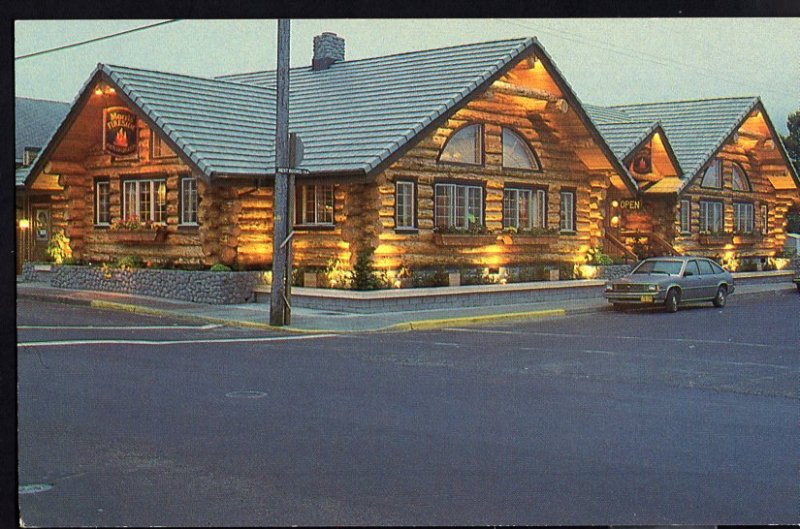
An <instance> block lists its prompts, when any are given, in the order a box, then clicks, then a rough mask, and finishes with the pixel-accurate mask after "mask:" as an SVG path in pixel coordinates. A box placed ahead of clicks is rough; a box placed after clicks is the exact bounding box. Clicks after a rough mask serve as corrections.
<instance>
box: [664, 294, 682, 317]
mask: <svg viewBox="0 0 800 529" xmlns="http://www.w3.org/2000/svg"><path fill="white" fill-rule="evenodd" d="M679 302H680V294H679V293H678V289H676V288H671V289H669V292H667V299H665V300H664V309H665V310H666V311H667V312H678V303H679Z"/></svg>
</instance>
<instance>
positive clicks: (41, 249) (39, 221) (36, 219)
mask: <svg viewBox="0 0 800 529" xmlns="http://www.w3.org/2000/svg"><path fill="white" fill-rule="evenodd" d="M31 229H32V231H33V233H32V235H33V245H34V250H33V256H32V257H33V260H34V261H45V260H46V259H47V245H48V243H49V242H50V235H51V233H50V232H51V229H52V228H51V223H50V208H49V207H41V206H40V207H34V208H33V222H32V223H31Z"/></svg>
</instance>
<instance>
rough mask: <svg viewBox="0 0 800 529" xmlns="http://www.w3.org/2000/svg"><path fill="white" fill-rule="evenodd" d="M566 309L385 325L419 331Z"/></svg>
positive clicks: (543, 315) (561, 313)
mask: <svg viewBox="0 0 800 529" xmlns="http://www.w3.org/2000/svg"><path fill="white" fill-rule="evenodd" d="M566 314H567V311H566V310H565V309H549V310H536V311H531V312H511V313H508V314H485V315H482V316H466V317H461V318H444V319H440V320H419V321H409V322H404V323H397V324H395V325H390V326H389V327H385V328H384V329H382V330H384V331H419V330H424V329H440V328H442V327H452V326H453V325H471V324H479V323H488V322H492V321H509V320H526V319H533V318H546V317H548V316H566Z"/></svg>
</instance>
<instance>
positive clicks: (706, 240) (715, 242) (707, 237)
mask: <svg viewBox="0 0 800 529" xmlns="http://www.w3.org/2000/svg"><path fill="white" fill-rule="evenodd" d="M698 242H699V243H700V244H703V245H706V246H719V245H722V244H730V243H731V242H733V235H731V234H730V233H702V234H700V236H699V238H698Z"/></svg>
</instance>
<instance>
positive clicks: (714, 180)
mask: <svg viewBox="0 0 800 529" xmlns="http://www.w3.org/2000/svg"><path fill="white" fill-rule="evenodd" d="M700 185H701V186H702V187H714V188H717V189H720V188H721V187H722V160H720V159H719V158H716V159H714V161H712V162H711V164H710V165H709V166H708V167H707V168H706V172H705V173H703V181H702V182H701V183H700Z"/></svg>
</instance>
